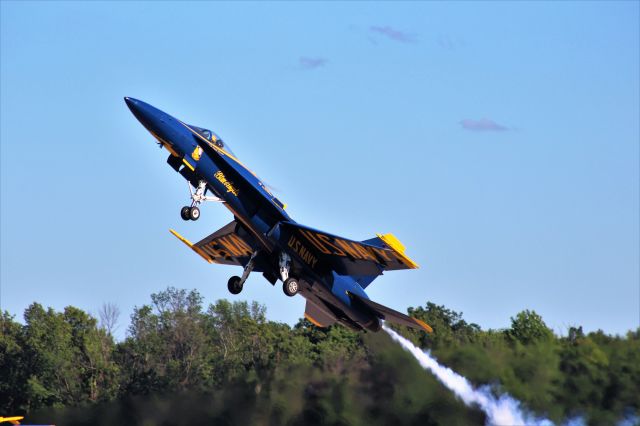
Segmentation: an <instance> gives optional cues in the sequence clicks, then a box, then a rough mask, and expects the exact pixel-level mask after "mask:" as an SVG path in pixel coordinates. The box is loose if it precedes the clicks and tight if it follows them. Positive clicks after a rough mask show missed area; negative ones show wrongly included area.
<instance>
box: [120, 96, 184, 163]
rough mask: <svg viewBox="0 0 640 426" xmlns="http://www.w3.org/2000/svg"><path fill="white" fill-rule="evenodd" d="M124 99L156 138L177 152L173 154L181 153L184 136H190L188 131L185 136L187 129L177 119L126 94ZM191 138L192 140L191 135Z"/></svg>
mask: <svg viewBox="0 0 640 426" xmlns="http://www.w3.org/2000/svg"><path fill="white" fill-rule="evenodd" d="M124 101H125V103H126V104H127V106H128V107H129V109H130V110H131V112H132V113H133V115H134V116H135V117H136V118H137V119H138V121H139V122H140V123H141V124H142V125H143V126H144V127H145V128H146V129H147V130H148V131H149V132H150V133H151V134H152V135H153V136H154V137H155V138H156V139H158V140H159V141H160V142H162V143H163V144H164V145H165V146H167V147H168V146H171V147H172V152H175V153H178V154H175V155H179V154H182V153H183V151H184V150H183V149H182V148H183V145H184V144H185V142H184V141H185V139H188V138H187V137H186V136H190V133H189V134H187V135H186V136H185V133H186V132H188V131H187V130H185V128H184V126H182V125H180V122H179V121H178V120H177V119H175V118H173V117H172V116H170V115H169V114H167V113H165V112H163V111H160V110H159V109H158V108H156V107H154V106H151V105H149V104H148V103H146V102H143V101H141V100H138V99H134V98H130V97H128V96H127V97H125V98H124ZM191 140H193V137H192V136H191Z"/></svg>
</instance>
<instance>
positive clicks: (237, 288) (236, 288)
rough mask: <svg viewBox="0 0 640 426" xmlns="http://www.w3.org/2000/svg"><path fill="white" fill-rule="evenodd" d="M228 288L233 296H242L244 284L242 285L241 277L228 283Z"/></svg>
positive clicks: (233, 278)
mask: <svg viewBox="0 0 640 426" xmlns="http://www.w3.org/2000/svg"><path fill="white" fill-rule="evenodd" d="M227 288H228V289H229V293H231V294H240V292H241V291H242V284H240V277H235V276H234V277H231V278H229V281H228V282H227Z"/></svg>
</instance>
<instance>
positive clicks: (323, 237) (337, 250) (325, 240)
mask: <svg viewBox="0 0 640 426" xmlns="http://www.w3.org/2000/svg"><path fill="white" fill-rule="evenodd" d="M316 237H318V239H320V240H321V241H322V242H323V243H325V244H326V245H328V246H329V247H331V248H332V249H334V250H335V253H334V254H337V255H338V256H344V255H345V254H344V252H343V251H342V250H340V247H338V246H336V245H334V244H333V243H331V241H330V240H329V237H328V236H327V235H324V234H316Z"/></svg>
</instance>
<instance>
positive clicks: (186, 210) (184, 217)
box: [180, 206, 191, 220]
mask: <svg viewBox="0 0 640 426" xmlns="http://www.w3.org/2000/svg"><path fill="white" fill-rule="evenodd" d="M189 210H190V209H189V207H187V206H184V207H183V208H181V209H180V217H181V218H182V220H190V219H191V217H190V216H189Z"/></svg>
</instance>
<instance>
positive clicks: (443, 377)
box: [383, 326, 578, 426]
mask: <svg viewBox="0 0 640 426" xmlns="http://www.w3.org/2000/svg"><path fill="white" fill-rule="evenodd" d="M383 328H384V331H386V332H387V333H389V335H390V336H391V338H392V339H393V340H395V341H396V342H398V343H400V345H401V346H402V347H403V348H404V349H405V350H407V351H408V352H409V353H411V355H413V356H414V357H415V358H416V360H418V362H419V363H420V365H421V366H422V367H423V368H424V369H426V370H429V371H431V372H432V373H433V374H434V375H435V376H436V378H437V379H438V380H440V382H442V384H444V385H445V386H446V387H447V388H449V390H451V391H452V392H453V393H454V394H455V395H456V396H457V397H458V398H460V399H462V401H463V402H464V403H465V404H466V405H467V406H472V405H478V406H479V407H480V408H481V409H482V411H484V412H485V413H486V415H487V424H488V425H496V426H519V425H526V426H529V425H537V426H551V425H553V422H552V421H551V420H548V419H539V418H535V417H533V416H531V415H529V414H527V413H525V412H524V411H523V410H522V408H520V402H519V401H518V400H516V399H514V398H512V397H511V396H509V395H502V396H500V397H499V398H496V397H495V396H493V394H492V393H491V391H490V389H489V388H488V387H486V386H485V387H481V388H479V389H475V388H474V387H473V386H472V385H471V383H469V381H468V380H467V379H465V378H464V377H462V376H461V375H459V374H458V373H456V372H455V371H453V370H452V369H450V368H448V367H445V366H443V365H440V364H438V361H436V360H435V358H433V357H432V356H431V355H429V354H428V353H427V352H423V351H422V350H421V349H420V348H418V347H416V346H415V345H414V344H413V343H411V342H410V341H409V340H407V339H405V338H404V337H402V336H400V335H399V334H398V333H396V332H395V331H393V330H391V329H390V328H387V327H386V326H383ZM575 420H578V419H575Z"/></svg>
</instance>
